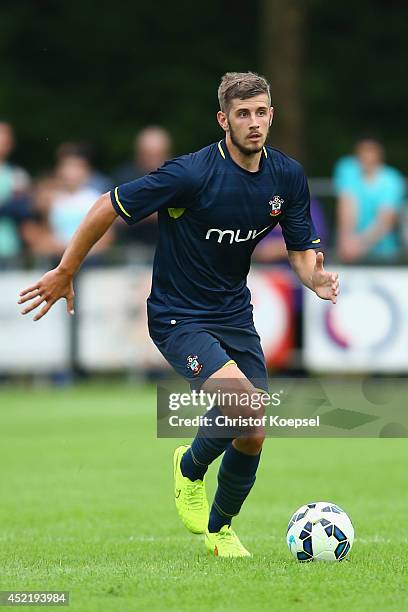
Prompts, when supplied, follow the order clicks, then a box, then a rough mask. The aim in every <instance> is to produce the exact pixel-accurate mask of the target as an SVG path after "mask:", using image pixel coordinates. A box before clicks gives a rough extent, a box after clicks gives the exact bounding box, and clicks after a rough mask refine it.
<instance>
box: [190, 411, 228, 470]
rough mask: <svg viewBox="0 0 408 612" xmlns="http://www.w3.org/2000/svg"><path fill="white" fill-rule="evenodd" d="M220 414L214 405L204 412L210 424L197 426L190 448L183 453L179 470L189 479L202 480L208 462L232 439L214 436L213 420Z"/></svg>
mask: <svg viewBox="0 0 408 612" xmlns="http://www.w3.org/2000/svg"><path fill="white" fill-rule="evenodd" d="M220 414H221V412H220V411H219V409H218V408H216V407H215V408H212V409H211V410H209V411H208V412H207V413H206V416H207V417H208V418H209V419H211V423H212V425H208V426H207V427H200V428H199V430H198V432H197V435H196V437H195V438H194V440H193V443H192V445H191V448H189V449H188V451H187V452H186V453H184V455H183V458H182V460H181V466H180V467H181V472H182V474H183V476H187V478H189V479H190V480H202V479H203V478H204V474H205V473H206V471H207V469H208V466H209V465H210V463H212V462H213V461H214V459H216V458H217V457H219V456H220V455H221V454H222V453H223V452H224V451H225V449H226V448H227V446H228V445H229V444H230V443H231V441H232V438H217V437H216V435H217V428H216V425H215V421H214V420H215V418H216V417H217V416H218V415H220ZM220 431H221V429H220Z"/></svg>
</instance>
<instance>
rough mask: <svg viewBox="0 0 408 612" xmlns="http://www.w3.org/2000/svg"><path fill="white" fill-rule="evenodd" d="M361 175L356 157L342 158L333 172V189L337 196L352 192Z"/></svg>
mask: <svg viewBox="0 0 408 612" xmlns="http://www.w3.org/2000/svg"><path fill="white" fill-rule="evenodd" d="M360 174H361V170H360V165H359V163H358V161H357V159H356V158H355V157H352V156H347V157H342V158H340V159H339V160H338V161H337V163H336V164H335V166H334V171H333V187H334V191H335V193H336V195H340V194H342V193H344V192H349V191H352V189H353V185H354V184H355V182H356V180H358V179H359V177H360Z"/></svg>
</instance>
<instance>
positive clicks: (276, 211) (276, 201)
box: [269, 195, 284, 217]
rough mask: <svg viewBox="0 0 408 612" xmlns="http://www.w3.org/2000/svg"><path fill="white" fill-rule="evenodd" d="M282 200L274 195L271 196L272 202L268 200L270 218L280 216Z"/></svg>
mask: <svg viewBox="0 0 408 612" xmlns="http://www.w3.org/2000/svg"><path fill="white" fill-rule="evenodd" d="M283 202H284V200H283V198H281V197H280V196H278V195H276V196H273V198H272V200H269V206H270V207H271V211H270V213H269V214H270V215H271V216H272V217H276V215H280V214H281V212H282V210H281V207H282V204H283Z"/></svg>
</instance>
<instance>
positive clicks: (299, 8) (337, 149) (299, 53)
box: [0, 0, 408, 176]
mask: <svg viewBox="0 0 408 612" xmlns="http://www.w3.org/2000/svg"><path fill="white" fill-rule="evenodd" d="M407 24H408V3H406V2H405V1H403V0H360V2H358V3H354V2H347V1H346V2H344V0H330V2H328V1H327V0H306V1H304V2H302V1H300V0H299V1H295V0H251V2H249V1H248V0H222V1H220V0H206V1H203V0H196V1H195V2H191V1H188V0H178V2H177V3H173V2H166V1H164V0H163V1H156V2H154V3H152V2H146V1H133V2H119V3H116V6H115V4H114V3H112V2H106V0H100V1H99V2H92V1H91V0H82V2H72V1H68V0H18V1H15V0H14V1H10V0H2V2H1V5H0V73H1V78H0V118H1V117H2V118H6V119H8V120H10V121H11V122H12V123H13V124H14V125H15V128H16V132H17V138H18V147H17V149H16V151H15V155H14V157H15V158H16V159H18V161H19V163H21V164H22V165H24V166H26V167H27V168H28V169H29V170H30V171H31V172H36V171H39V170H41V169H44V168H47V167H49V166H50V165H52V163H53V161H54V151H55V148H56V146H57V145H58V144H59V143H60V142H61V141H64V140H75V139H81V140H88V141H90V142H92V143H93V144H94V145H95V149H96V151H97V158H96V162H97V163H98V165H99V166H101V167H102V168H103V169H106V170H108V169H109V168H111V167H112V166H114V165H115V164H117V163H118V162H120V161H122V160H123V159H124V158H125V157H127V156H129V155H130V151H131V141H132V138H133V135H134V134H135V132H136V131H137V130H138V129H139V128H141V127H143V126H144V125H146V124H147V123H158V124H161V125H163V126H165V127H167V128H168V129H169V130H170V131H171V133H172V135H173V137H174V141H175V153H176V154H178V153H183V152H188V151H190V150H194V149H197V148H200V147H201V146H205V145H206V144H208V143H209V142H211V141H213V140H216V139H217V138H219V136H220V131H219V128H218V126H217V124H216V121H215V113H216V110H217V108H218V106H217V97H216V90H217V86H218V82H219V79H220V76H221V75H222V74H223V73H224V72H225V71H227V70H250V69H252V70H256V71H260V72H264V73H265V74H266V75H267V76H268V77H269V78H270V80H271V83H272V92H273V99H274V104H275V106H276V123H275V125H274V129H273V131H272V134H271V142H272V143H273V144H275V145H276V146H283V147H284V149H285V150H286V151H287V152H289V153H291V154H294V155H297V156H298V157H300V158H301V159H302V160H303V162H304V163H305V165H306V169H307V171H308V172H309V173H310V174H312V175H320V176H322V175H328V174H329V173H330V172H331V168H332V165H333V163H334V161H335V160H336V159H337V158H338V157H339V155H341V154H344V153H347V152H348V150H349V149H350V148H351V146H352V144H353V142H354V140H355V139H356V137H358V136H359V135H360V134H361V133H362V132H367V131H368V132H370V133H372V132H374V133H375V134H376V135H377V136H379V137H380V138H381V139H382V140H383V141H384V143H385V146H386V150H388V151H389V156H388V159H389V161H390V163H393V164H395V165H396V166H398V167H399V168H400V169H401V170H402V171H403V172H404V173H405V174H407V173H408V167H407V161H406V143H405V140H406V136H405V135H406V133H407V131H408V124H407V113H406V107H407V102H408V89H407V85H406V50H405V46H406V40H407V36H406V34H407V30H408V25H407ZM288 75H291V80H290V82H288V80H287V76H288ZM286 111H287V112H286ZM292 111H293V112H292Z"/></svg>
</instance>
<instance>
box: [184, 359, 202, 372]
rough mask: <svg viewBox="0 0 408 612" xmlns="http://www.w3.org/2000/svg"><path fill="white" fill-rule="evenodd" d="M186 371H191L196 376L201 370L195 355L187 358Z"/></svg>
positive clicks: (200, 364)
mask: <svg viewBox="0 0 408 612" xmlns="http://www.w3.org/2000/svg"><path fill="white" fill-rule="evenodd" d="M187 369H188V370H191V372H192V373H193V375H194V376H198V375H199V373H200V372H201V370H202V369H203V364H202V363H200V362H199V361H198V357H197V355H189V356H188V357H187Z"/></svg>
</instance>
